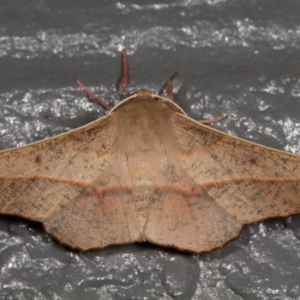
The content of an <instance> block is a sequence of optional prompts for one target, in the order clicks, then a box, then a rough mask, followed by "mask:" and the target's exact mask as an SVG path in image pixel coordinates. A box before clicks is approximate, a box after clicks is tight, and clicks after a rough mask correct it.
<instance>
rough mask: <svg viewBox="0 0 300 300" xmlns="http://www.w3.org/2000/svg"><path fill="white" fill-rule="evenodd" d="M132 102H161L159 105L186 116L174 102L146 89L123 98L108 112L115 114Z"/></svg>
mask: <svg viewBox="0 0 300 300" xmlns="http://www.w3.org/2000/svg"><path fill="white" fill-rule="evenodd" d="M133 100H134V101H137V103H138V101H139V100H140V101H141V102H142V100H147V101H156V102H161V103H164V104H165V105H167V106H169V107H170V108H171V109H172V110H174V111H175V112H178V113H181V114H183V115H186V113H185V112H184V110H183V109H182V108H181V107H180V106H178V105H177V104H176V103H175V102H173V101H171V100H170V99H168V98H165V97H162V96H159V95H156V94H154V93H151V92H150V91H149V90H147V89H142V90H139V91H137V92H135V93H134V94H132V95H130V96H129V97H127V98H125V99H124V100H122V101H121V102H119V103H118V104H117V105H115V106H114V107H113V108H112V110H111V111H110V113H111V112H115V111H116V110H118V109H119V108H121V107H122V106H124V105H126V104H127V103H129V102H131V101H133Z"/></svg>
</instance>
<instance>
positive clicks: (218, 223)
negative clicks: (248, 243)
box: [144, 158, 242, 253]
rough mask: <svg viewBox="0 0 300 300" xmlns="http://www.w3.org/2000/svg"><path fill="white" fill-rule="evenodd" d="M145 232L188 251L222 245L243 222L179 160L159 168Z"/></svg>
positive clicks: (148, 237)
mask: <svg viewBox="0 0 300 300" xmlns="http://www.w3.org/2000/svg"><path fill="white" fill-rule="evenodd" d="M155 186H156V189H155V192H154V197H153V199H152V202H151V208H150V212H149V216H148V221H147V223H146V226H145V231H144V235H145V237H146V240H147V241H149V242H152V243H154V244H158V245H162V246H170V247H173V248H177V249H180V250H184V251H190V252H196V253H199V252H203V251H209V250H212V249H214V248H218V247H221V246H222V245H224V244H225V243H226V242H228V241H229V240H232V239H233V238H235V237H236V236H238V234H239V232H240V230H241V228H242V224H241V223H240V222H239V221H237V220H236V219H234V218H233V217H232V216H231V215H229V214H228V213H226V212H225V211H224V210H223V209H222V208H221V207H220V206H219V205H218V204H217V203H216V202H215V201H214V200H213V199H212V197H210V196H209V195H208V193H207V192H206V191H205V190H204V189H202V188H201V187H199V186H198V185H197V184H196V183H195V182H194V181H193V180H192V179H191V178H190V177H189V176H188V175H187V174H186V172H185V170H184V169H183V168H182V166H181V165H180V164H178V162H177V161H176V160H173V161H172V159H171V158H170V159H169V160H168V161H166V164H165V165H163V166H162V167H161V169H160V171H159V174H158V177H157V184H156V185H155Z"/></svg>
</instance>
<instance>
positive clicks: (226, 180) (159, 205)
mask: <svg viewBox="0 0 300 300" xmlns="http://www.w3.org/2000/svg"><path fill="white" fill-rule="evenodd" d="M172 131H173V134H174V138H175V143H176V147H177V151H174V152H175V153H176V155H175V158H174V159H172V156H169V161H167V162H166V163H165V165H161V169H160V171H159V173H158V176H157V183H156V185H155V186H156V187H157V188H156V190H155V193H154V197H153V200H152V204H151V210H150V213H149V217H148V221H147V224H146V228H145V236H146V239H147V240H148V241H151V242H153V243H155V244H159V245H163V246H171V247H175V248H178V249H181V250H187V251H191V252H197V253H199V252H202V251H209V250H212V249H214V248H218V247H221V246H222V245H223V244H225V243H226V242H228V241H230V240H232V239H233V238H236V237H237V236H238V235H239V232H240V230H241V227H242V224H246V223H251V222H256V221H259V220H263V219H266V218H271V217H279V216H288V215H291V214H296V213H300V156H296V155H292V154H288V153H285V152H281V151H276V150H273V149H270V148H266V147H263V146H259V145H257V144H254V143H250V142H247V141H244V140H241V139H239V138H234V137H231V136H229V135H227V134H224V133H222V132H219V131H216V130H214V129H211V128H209V127H207V126H205V125H202V124H200V123H197V122H196V121H194V120H193V119H190V118H188V117H185V116H183V115H181V114H176V115H175V116H174V126H173V128H171V129H170V132H172Z"/></svg>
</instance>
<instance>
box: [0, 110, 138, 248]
mask: <svg viewBox="0 0 300 300" xmlns="http://www.w3.org/2000/svg"><path fill="white" fill-rule="evenodd" d="M113 118H114V117H113V116H112V115H109V116H107V117H103V118H101V119H98V120H96V121H95V122H92V123H90V124H88V125H86V126H83V127H81V128H78V129H76V130H73V131H71V132H68V133H67V134H62V135H58V136H56V137H53V138H50V139H46V140H44V141H40V142H36V143H32V144H31V145H26V146H24V147H18V148H14V149H9V150H5V151H2V152H0V189H1V191H0V213H2V214H8V215H16V216H21V217H24V218H27V219H30V220H34V221H40V222H43V224H44V226H45V229H46V231H47V232H48V233H49V234H50V235H52V236H53V237H55V238H56V239H58V240H59V241H60V242H61V243H63V244H66V245H68V246H70V247H72V248H77V249H81V250H86V249H91V248H103V247H105V246H107V245H113V244H124V243H130V242H135V241H137V240H138V239H139V236H140V228H139V226H138V225H137V221H136V218H135V214H134V208H133V209H132V203H131V202H130V200H131V198H132V191H131V188H130V182H123V181H124V180H126V178H129V177H128V176H123V175H124V174H121V173H120V172H121V171H122V170H121V169H120V168H119V169H118V171H114V170H115V166H117V165H118V163H116V162H115V158H114V157H112V156H113V151H111V148H112V147H113V144H114V142H115V139H116V137H117V130H116V126H115V125H114V124H115V123H114V121H113ZM118 172H119V174H117V173H118ZM122 180H123V181H122ZM123 187H124V188H123ZM130 210H132V211H130Z"/></svg>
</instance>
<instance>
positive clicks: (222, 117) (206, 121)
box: [198, 115, 228, 124]
mask: <svg viewBox="0 0 300 300" xmlns="http://www.w3.org/2000/svg"><path fill="white" fill-rule="evenodd" d="M227 118H228V117H227V115H224V116H219V117H215V118H211V119H205V120H198V122H199V123H202V124H210V123H215V122H218V121H221V120H225V119H227Z"/></svg>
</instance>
